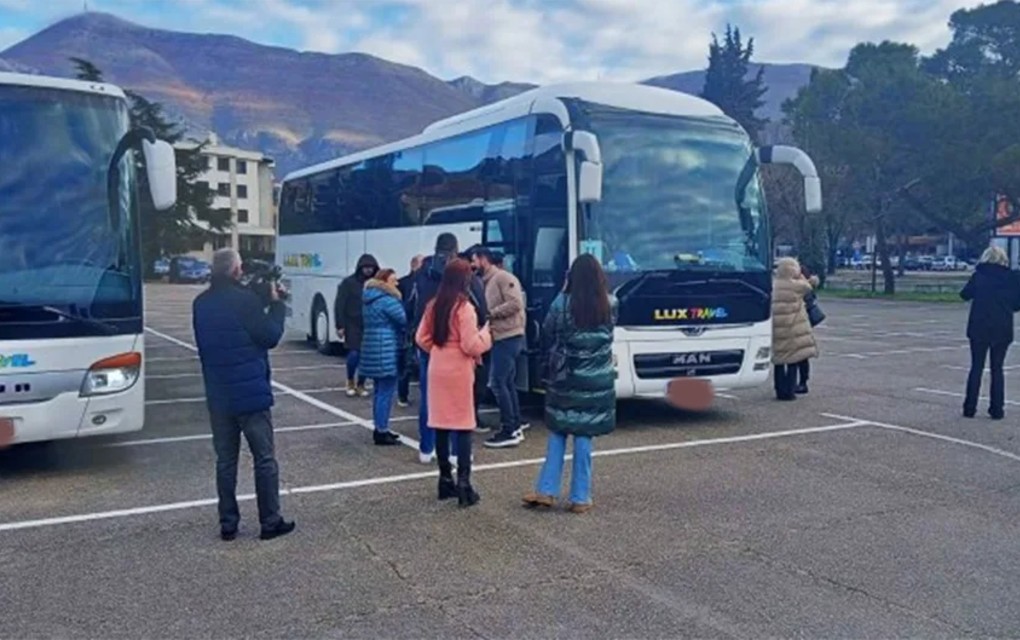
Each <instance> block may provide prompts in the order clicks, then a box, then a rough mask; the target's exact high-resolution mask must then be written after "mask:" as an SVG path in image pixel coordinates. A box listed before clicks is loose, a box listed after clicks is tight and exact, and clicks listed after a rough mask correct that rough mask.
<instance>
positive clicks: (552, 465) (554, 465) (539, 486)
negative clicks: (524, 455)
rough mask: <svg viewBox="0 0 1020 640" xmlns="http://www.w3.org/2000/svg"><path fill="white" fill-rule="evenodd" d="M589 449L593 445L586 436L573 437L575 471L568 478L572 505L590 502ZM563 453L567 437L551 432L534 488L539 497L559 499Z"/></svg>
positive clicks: (564, 454) (565, 448) (564, 453)
mask: <svg viewBox="0 0 1020 640" xmlns="http://www.w3.org/2000/svg"><path fill="white" fill-rule="evenodd" d="M591 450H592V442H591V438H590V437H589V436H574V470H573V473H571V475H570V501H571V502H572V503H574V504H589V503H590V502H591ZM566 453H567V436H565V435H563V434H561V433H550V434H549V441H548V444H547V445H546V451H545V462H544V463H543V464H542V471H541V472H540V473H539V474H538V482H537V483H536V485H535V490H536V491H537V492H538V493H539V494H541V495H544V496H552V497H554V498H556V497H559V495H560V481H561V479H562V476H563V459H564V457H565V456H566Z"/></svg>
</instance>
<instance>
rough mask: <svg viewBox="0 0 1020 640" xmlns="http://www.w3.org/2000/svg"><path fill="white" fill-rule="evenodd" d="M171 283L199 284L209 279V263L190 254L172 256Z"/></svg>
mask: <svg viewBox="0 0 1020 640" xmlns="http://www.w3.org/2000/svg"><path fill="white" fill-rule="evenodd" d="M168 275H169V279H170V282H171V283H174V284H182V283H193V284H201V283H204V282H208V281H209V263H207V262H205V261H203V260H199V259H198V258H193V257H191V256H174V257H173V258H171V259H170V269H169V273H168Z"/></svg>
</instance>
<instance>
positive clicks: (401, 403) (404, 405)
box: [397, 400, 411, 409]
mask: <svg viewBox="0 0 1020 640" xmlns="http://www.w3.org/2000/svg"><path fill="white" fill-rule="evenodd" d="M397 406H398V407H400V408H401V409H406V408H407V407H410V406H411V403H410V402H404V401H403V400H397Z"/></svg>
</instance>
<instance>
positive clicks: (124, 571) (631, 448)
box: [0, 285, 1020, 638]
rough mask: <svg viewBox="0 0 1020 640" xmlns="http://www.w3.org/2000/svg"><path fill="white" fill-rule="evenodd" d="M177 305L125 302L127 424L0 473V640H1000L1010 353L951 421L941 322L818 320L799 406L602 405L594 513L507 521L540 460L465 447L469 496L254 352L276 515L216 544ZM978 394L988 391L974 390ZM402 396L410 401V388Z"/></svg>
mask: <svg viewBox="0 0 1020 640" xmlns="http://www.w3.org/2000/svg"><path fill="white" fill-rule="evenodd" d="M198 291H200V288H197V287H191V286H168V285H155V286H151V287H150V288H149V290H148V316H147V324H148V326H149V332H148V334H147V336H146V357H147V360H146V367H147V369H146V382H147V407H146V427H145V429H144V430H143V431H141V432H139V433H134V434H128V435H126V436H123V437H118V438H115V439H102V440H81V441H74V442H61V443H56V444H52V445H48V446H38V447H36V446H32V447H16V448H13V449H10V450H8V451H6V452H3V453H0V602H2V603H3V605H2V611H3V618H2V623H0V630H2V631H0V635H2V636H4V637H18V638H24V637H38V636H47V637H49V636H60V637H132V638H140V637H228V636H259V637H284V636H290V637H310V636H316V637H317V636H330V637H371V638H398V637H408V638H420V637H450V638H461V637H480V638H502V637H517V638H523V637H593V636H598V637H631V638H636V637H646V638H650V637H745V638H749V637H754V638H758V637H790V636H797V637H826V638H831V637H873V638H888V637H908V636H909V637H918V636H923V637H953V638H958V637H969V636H982V637H987V636H1004V637H1017V636H1020V607H1018V606H1016V603H1017V602H1020V581H1017V580H1016V575H1017V574H1018V573H1020V553H1018V552H1017V543H1016V541H1017V540H1018V539H1020V531H1018V529H1020V527H1018V524H1017V523H1018V522H1020V518H1018V517H1017V516H1018V515H1020V442H1018V441H1017V440H1016V439H1015V438H1016V435H1017V432H1018V428H1017V426H1016V424H1017V416H1020V355H1018V353H1017V350H1016V349H1014V350H1013V351H1012V352H1011V354H1010V358H1009V360H1008V361H1007V378H1006V383H1007V399H1008V404H1007V417H1006V420H1004V421H1001V422H993V421H991V420H989V419H988V418H987V417H985V414H984V410H985V409H986V408H987V406H986V401H985V402H984V403H983V406H982V407H981V411H980V412H979V417H978V418H977V419H974V420H965V419H963V418H962V417H960V407H961V404H962V390H963V382H964V377H965V376H966V368H967V364H968V361H969V358H968V352H967V348H966V347H967V344H966V340H965V338H964V325H965V320H966V307H964V306H962V305H923V304H906V303H886V302H876V301H835V300H831V301H823V304H824V306H825V311H826V313H827V314H828V318H829V319H828V320H827V322H826V323H825V324H824V325H823V326H822V327H820V328H819V329H818V338H819V342H820V345H821V349H822V357H821V358H820V359H819V360H816V361H814V362H813V366H812V378H811V381H810V394H809V395H807V396H804V397H800V398H799V399H798V400H797V401H796V402H793V403H779V402H776V401H775V400H774V399H773V396H772V392H771V388H770V387H768V386H766V387H762V388H759V389H753V390H740V391H735V392H733V393H728V394H725V395H724V396H723V397H720V398H718V400H717V402H716V406H715V407H714V408H713V409H712V410H711V411H709V412H706V413H701V414H692V413H685V412H681V411H678V410H675V409H672V408H670V407H668V406H666V405H664V404H660V403H653V402H624V403H621V406H620V419H619V426H618V428H617V430H616V431H615V432H614V433H613V434H612V435H610V436H607V437H604V438H600V439H599V440H598V441H597V442H596V451H597V453H596V455H597V456H598V457H597V458H596V460H595V463H594V467H595V470H594V491H593V493H594V500H595V509H594V510H593V511H592V512H590V513H588V514H585V515H581V516H578V515H573V514H568V513H566V512H564V511H562V510H557V511H552V512H535V511H529V510H525V509H523V508H522V507H521V504H520V497H521V495H523V494H524V493H525V492H526V491H528V490H529V489H530V488H531V487H532V483H533V481H534V478H535V475H536V473H537V471H538V467H539V464H540V463H541V460H542V457H543V455H544V450H545V433H544V428H543V425H542V423H541V412H540V411H533V412H532V413H531V414H530V415H529V419H530V421H531V422H532V424H533V428H532V429H531V430H530V431H528V432H527V438H526V440H525V442H524V443H523V444H522V445H521V446H520V447H518V448H515V449H509V450H497V451H492V450H487V449H484V448H482V447H480V446H476V452H475V460H476V467H475V473H476V475H475V484H476V486H477V488H478V490H479V491H480V493H481V494H482V502H481V504H480V505H479V506H477V507H476V508H474V509H468V510H460V509H457V508H456V506H455V505H452V504H450V503H439V502H437V501H436V500H435V495H434V494H435V477H436V471H435V467H434V466H431V467H427V466H423V465H421V464H420V463H419V462H418V460H417V455H416V449H415V440H416V438H417V426H416V425H417V423H416V418H415V416H416V407H414V406H412V407H411V408H410V409H396V410H395V414H394V415H395V422H394V429H395V430H396V431H398V432H399V433H401V434H402V435H404V436H406V437H407V445H408V446H402V447H387V448H383V447H375V446H373V445H372V441H371V434H370V432H369V430H370V429H371V405H370V400H365V399H349V398H347V397H345V395H344V394H343V392H342V389H341V387H342V386H343V384H344V383H343V379H344V373H343V368H342V365H343V362H342V360H340V359H338V358H330V357H326V356H321V355H319V354H317V353H315V352H314V351H312V350H311V349H310V348H308V347H307V346H306V345H305V344H304V343H303V342H300V341H296V340H288V341H287V342H285V343H284V344H282V345H281V346H280V347H279V348H278V349H277V350H275V351H274V352H273V355H272V360H273V367H274V379H275V381H276V386H277V392H278V395H277V406H276V408H275V412H274V417H275V423H276V427H277V430H276V433H277V435H276V446H277V456H278V459H279V462H280V469H281V485H282V489H283V493H284V496H283V497H282V503H283V508H284V512H285V514H286V515H287V516H288V517H293V518H294V519H296V521H297V523H298V529H297V531H296V532H295V533H294V534H292V535H291V536H288V537H286V538H282V539H279V540H274V541H271V542H260V541H259V540H258V539H257V534H258V525H257V520H256V518H255V504H254V498H253V495H252V494H253V482H252V477H251V476H252V474H251V462H250V457H247V456H246V455H244V456H242V460H241V471H240V480H241V482H240V486H239V493H240V494H244V498H243V502H242V503H241V504H242V513H243V517H244V520H243V521H242V530H241V536H240V537H239V538H238V540H236V541H234V542H231V543H225V542H222V541H220V540H219V538H218V526H217V521H216V508H215V499H214V497H215V487H214V475H213V474H214V456H213V452H212V446H211V440H210V436H209V427H208V416H207V414H206V411H205V406H204V398H203V389H202V379H201V374H200V370H199V365H198V360H197V358H196V356H195V353H194V349H193V347H192V343H193V337H192V332H191V319H190V301H191V299H192V298H193V297H194V296H195V295H196V293H197V292H198ZM986 391H987V390H986ZM412 397H413V398H414V399H415V400H417V389H416V388H415V389H413V390H412Z"/></svg>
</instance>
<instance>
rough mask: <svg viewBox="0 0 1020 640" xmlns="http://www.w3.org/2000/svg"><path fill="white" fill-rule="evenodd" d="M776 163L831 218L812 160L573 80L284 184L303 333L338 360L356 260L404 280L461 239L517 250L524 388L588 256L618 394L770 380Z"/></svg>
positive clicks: (666, 102)
mask: <svg viewBox="0 0 1020 640" xmlns="http://www.w3.org/2000/svg"><path fill="white" fill-rule="evenodd" d="M767 163H783V164H790V165H793V166H794V167H795V168H796V170H799V171H800V173H801V174H802V176H803V178H804V186H805V200H806V207H807V209H808V211H812V212H814V211H818V210H820V208H821V186H820V183H819V180H818V175H817V173H816V171H815V167H814V165H813V163H812V162H811V160H810V158H808V157H807V156H806V155H805V154H804V153H803V152H801V151H800V150H798V149H794V148H790V147H765V148H761V149H757V150H756V149H755V148H754V147H753V145H752V141H751V139H750V138H749V137H748V135H747V133H746V132H745V131H744V130H743V129H742V128H741V127H740V126H739V125H737V124H736V123H735V122H734V121H733V120H732V119H730V118H728V117H726V116H725V115H724V114H723V113H722V112H721V111H720V110H719V109H718V108H716V107H715V106H713V105H712V104H710V103H708V102H706V101H704V100H701V99H699V98H696V97H693V96H690V95H687V94H683V93H678V92H674V91H669V90H665V89H659V88H653V87H646V86H641V85H630V84H611V83H600V82H599V83H596V82H592V83H577V84H565V85H558V86H549V87H543V88H540V89H535V90H532V91H529V92H526V93H523V94H521V95H518V96H516V97H513V98H510V99H507V100H504V101H502V102H499V103H496V104H492V105H489V106H485V107H482V108H479V109H476V110H474V111H470V112H467V113H464V114H461V115H458V116H454V117H451V118H448V119H445V120H442V121H439V122H436V123H434V124H432V125H430V126H429V127H427V128H426V129H425V130H424V131H423V132H422V133H421V134H420V135H417V136H415V137H412V138H408V139H406V140H401V141H399V142H395V143H393V144H388V145H385V146H381V147H378V148H375V149H370V150H367V151H363V152H360V153H356V154H353V155H350V156H347V157H344V158H340V159H338V160H335V161H332V162H327V163H324V164H320V165H316V166H313V167H309V168H307V169H303V170H300V171H296V172H294V173H292V174H290V175H288V176H287V177H286V179H285V180H284V183H283V187H282V191H281V198H280V216H279V240H278V250H277V261H278V262H279V264H280V265H281V266H282V268H283V270H284V272H285V274H286V277H287V279H288V281H289V283H290V286H291V288H292V293H293V296H292V298H291V301H290V305H291V308H290V315H289V317H288V322H289V327H290V328H291V329H293V330H295V331H299V332H301V333H302V334H306V335H307V336H308V337H309V339H311V340H314V341H315V342H316V343H317V344H318V346H319V348H320V350H322V351H324V352H326V351H330V350H331V349H332V347H333V346H334V345H333V344H332V342H333V341H334V340H335V339H336V335H335V332H334V330H333V329H332V327H333V318H332V317H331V315H332V313H333V300H334V297H335V295H336V289H337V286H338V284H339V283H340V281H341V279H342V278H343V277H344V276H346V275H348V274H350V273H352V272H353V271H354V266H355V263H356V261H357V259H358V256H360V255H361V254H362V253H366V252H367V253H371V254H373V255H375V257H376V258H377V259H378V260H379V262H380V264H382V265H384V266H387V267H392V268H395V269H397V270H398V272H400V273H403V272H406V269H407V265H408V262H409V260H410V258H411V257H412V256H413V255H415V254H418V253H421V254H426V255H428V254H431V253H432V249H433V245H434V242H435V238H436V236H437V235H438V234H439V233H441V232H444V231H451V232H453V233H454V234H456V235H457V237H458V239H459V241H460V246H461V248H462V249H464V248H467V247H469V246H471V245H473V244H482V245H486V246H490V247H492V248H494V249H496V250H499V251H501V252H503V253H504V254H505V255H506V256H507V261H506V264H507V266H508V268H510V269H512V270H513V271H514V272H515V273H516V275H517V276H518V277H519V278H520V280H521V282H522V283H523V285H524V288H525V291H526V294H527V303H528V304H527V307H528V334H527V342H528V349H527V352H526V353H525V355H524V356H523V357H524V358H527V360H528V363H527V365H528V366H522V367H520V368H519V371H521V375H520V379H519V380H518V382H519V386H520V388H521V389H524V390H534V389H536V388H537V387H538V384H539V377H538V375H537V373H538V369H537V366H538V360H539V358H538V357H536V356H538V349H539V345H540V335H539V334H540V331H541V321H542V319H543V317H544V315H545V313H546V310H547V309H548V307H549V304H550V303H551V302H552V300H553V298H554V297H555V296H556V295H557V293H558V292H559V291H560V289H561V288H562V286H563V280H564V277H565V274H566V271H567V269H568V266H569V264H570V263H571V261H572V260H573V259H574V258H575V257H576V256H577V255H579V254H581V253H591V254H593V255H595V256H596V257H597V258H598V259H599V260H600V261H601V262H602V264H603V265H604V266H605V268H606V271H607V273H608V276H609V279H610V284H611V287H612V288H613V290H614V293H615V295H616V297H617V301H618V305H619V308H618V314H619V315H618V325H617V328H616V336H615V347H614V348H615V358H616V365H617V369H618V378H617V394H618V396H619V397H621V398H628V397H662V396H663V395H664V393H665V391H666V387H667V385H668V383H669V381H671V380H674V379H677V378H689V377H694V378H700V379H707V380H710V381H711V382H712V383H713V384H714V385H715V386H716V387H717V388H740V387H748V386H753V385H759V384H761V383H763V382H765V381H766V380H767V379H768V376H769V370H770V368H771V365H770V345H771V310H770V308H771V304H770V298H771V287H772V280H771V261H772V257H771V256H772V251H771V246H770V237H771V236H770V231H769V221H768V216H767V214H766V210H765V200H764V196H763V194H762V188H761V181H760V178H759V166H760V165H761V164H767Z"/></svg>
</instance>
